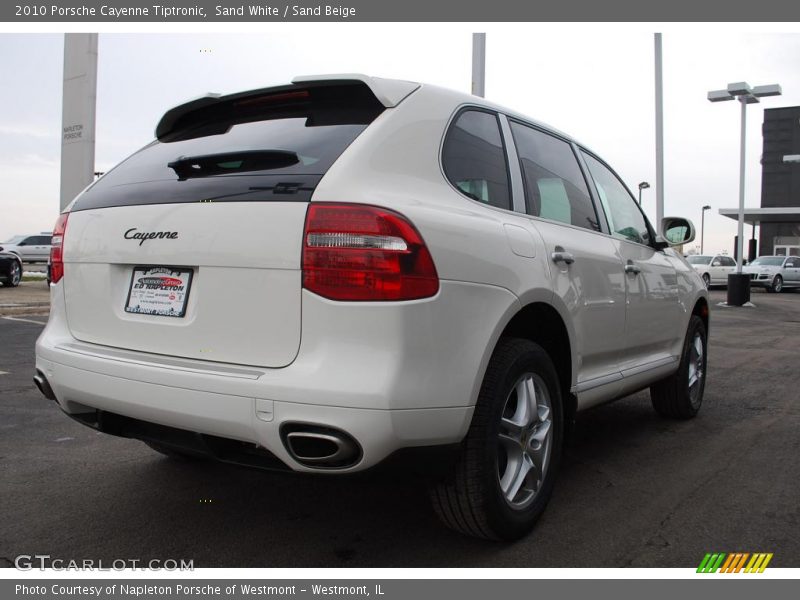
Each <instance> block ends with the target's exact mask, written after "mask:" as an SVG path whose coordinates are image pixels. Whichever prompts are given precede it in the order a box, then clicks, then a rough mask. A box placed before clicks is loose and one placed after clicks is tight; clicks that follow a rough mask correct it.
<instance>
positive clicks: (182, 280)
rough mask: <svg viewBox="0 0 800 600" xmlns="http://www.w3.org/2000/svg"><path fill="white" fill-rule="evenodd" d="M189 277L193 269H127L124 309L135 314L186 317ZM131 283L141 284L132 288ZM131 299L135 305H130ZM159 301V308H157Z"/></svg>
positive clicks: (141, 266) (141, 267) (190, 284)
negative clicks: (129, 271) (128, 276)
mask: <svg viewBox="0 0 800 600" xmlns="http://www.w3.org/2000/svg"><path fill="white" fill-rule="evenodd" d="M137 278H138V279H137ZM193 278H194V269H193V268H191V267H172V266H167V265H136V266H134V267H133V269H132V270H131V281H130V284H129V285H128V296H127V298H126V300H125V306H124V310H125V312H126V313H130V314H135V315H148V316H153V317H173V318H183V317H185V316H186V309H187V307H188V304H189V293H190V292H191V289H192V279H193ZM141 279H149V280H152V281H140V280H141ZM157 279H161V280H162V281H160V282H159V281H156V280H157ZM173 282H174V283H173ZM135 284H138V285H140V286H141V287H136V288H134V285H135ZM173 288H174V289H173ZM179 288H180V289H179ZM172 296H174V297H172ZM131 301H134V302H136V304H135V305H134V306H132V305H131ZM159 304H161V305H162V306H163V307H162V308H158V305H159ZM143 305H144V306H143ZM176 308H177V310H176Z"/></svg>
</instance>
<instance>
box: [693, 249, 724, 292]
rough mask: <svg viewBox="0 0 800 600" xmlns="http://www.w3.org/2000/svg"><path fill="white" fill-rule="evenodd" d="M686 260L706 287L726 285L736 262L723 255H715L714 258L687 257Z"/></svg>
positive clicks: (703, 256)
mask: <svg viewBox="0 0 800 600" xmlns="http://www.w3.org/2000/svg"><path fill="white" fill-rule="evenodd" d="M686 260H687V261H688V262H689V264H690V265H692V266H693V267H694V270H695V271H697V273H698V274H699V275H700V277H702V278H703V283H705V284H706V287H709V286H712V285H728V275H729V274H730V273H734V272H735V271H736V261H735V260H733V259H732V258H731V257H730V256H725V255H724V254H717V255H716V256H705V255H702V256H700V255H695V256H687V257H686Z"/></svg>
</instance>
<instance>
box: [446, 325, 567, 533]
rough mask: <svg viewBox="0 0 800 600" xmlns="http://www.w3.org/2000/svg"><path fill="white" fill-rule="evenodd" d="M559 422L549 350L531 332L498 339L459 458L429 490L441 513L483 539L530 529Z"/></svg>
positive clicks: (555, 449)
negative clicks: (525, 337)
mask: <svg viewBox="0 0 800 600" xmlns="http://www.w3.org/2000/svg"><path fill="white" fill-rule="evenodd" d="M563 422H564V418H563V408H562V403H561V390H560V387H559V383H558V377H557V375H556V370H555V367H554V366H553V362H552V361H551V360H550V357H549V356H548V355H547V353H546V352H545V351H544V350H543V349H542V348H541V347H540V346H538V345H537V344H534V343H533V342H530V341H528V340H523V339H517V338H504V339H502V340H501V341H500V342H499V343H498V346H497V348H496V349H495V352H494V354H493V356H492V359H491V361H490V363H489V366H488V368H487V371H486V376H485V378H484V381H483V385H482V386H481V392H480V395H479V397H478V403H477V405H476V406H475V413H474V415H473V418H472V424H471V426H470V429H469V432H468V433H467V436H466V438H465V439H464V441H463V443H462V451H461V456H460V458H459V460H458V463H457V464H456V466H455V468H454V469H453V471H452V472H451V473H450V474H449V475H448V476H447V478H446V479H445V480H444V481H442V482H440V483H438V484H437V485H435V486H434V487H433V489H432V490H431V498H432V500H433V505H434V508H435V509H436V512H437V514H438V515H439V517H440V518H441V519H442V521H444V523H445V524H446V525H448V526H449V527H451V528H453V529H455V530H457V531H460V532H462V533H465V534H467V535H472V536H476V537H482V538H487V539H495V540H513V539H517V538H519V537H522V536H523V535H525V534H526V533H528V532H529V531H530V530H531V528H532V527H533V526H534V524H535V523H536V521H537V519H538V518H539V516H541V514H542V513H543V512H544V509H545V506H546V505H547V501H548V500H549V499H550V495H551V494H552V491H553V484H554V482H555V478H556V473H557V471H558V465H559V461H560V458H561V448H562V443H563Z"/></svg>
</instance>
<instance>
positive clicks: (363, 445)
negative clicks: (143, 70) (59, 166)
mask: <svg viewBox="0 0 800 600" xmlns="http://www.w3.org/2000/svg"><path fill="white" fill-rule="evenodd" d="M156 138H157V139H156V140H155V141H154V142H152V143H151V144H149V145H147V146H145V147H144V148H142V149H141V150H139V151H138V152H136V153H135V154H133V155H132V156H131V157H130V158H128V159H126V160H124V161H123V162H122V163H121V164H119V165H118V166H117V167H115V168H114V169H112V170H111V171H109V172H108V173H106V174H105V175H104V176H103V177H101V178H100V179H99V180H97V181H96V182H94V183H93V184H92V185H91V186H90V187H88V188H87V189H86V190H85V191H84V192H82V193H81V194H80V195H79V196H78V197H77V198H76V199H75V200H74V201H73V202H72V203H71V204H70V205H69V206H68V208H67V209H66V210H65V211H64V212H63V213H62V214H61V215H60V217H59V219H58V221H57V223H56V225H55V231H54V232H53V249H52V256H51V272H52V282H53V283H52V286H51V294H52V308H51V313H50V320H49V322H48V324H47V327H46V328H45V329H44V331H43V333H42V335H41V337H40V338H39V340H38V342H37V345H36V377H35V381H36V383H37V385H38V387H39V388H40V389H41V390H42V391H43V393H45V395H47V396H48V397H50V398H52V399H54V400H56V402H57V403H58V405H59V406H60V407H61V409H62V410H63V411H64V412H66V413H67V414H68V415H69V416H71V417H73V418H74V419H76V420H78V421H80V422H82V423H85V424H86V425H88V426H91V427H94V428H96V429H98V430H100V431H103V432H106V433H109V434H113V435H118V436H124V437H130V438H137V439H140V440H142V441H144V442H145V443H146V444H148V445H149V446H151V447H152V448H153V449H155V450H157V451H159V452H162V453H164V454H167V455H172V456H193V457H209V458H217V459H219V460H222V461H227V462H233V463H239V464H245V465H251V466H258V467H266V468H275V469H289V470H294V471H302V472H308V473H323V474H328V475H332V474H344V473H351V472H356V471H363V470H367V469H370V468H372V467H376V466H378V465H382V464H391V463H394V462H400V461H404V462H409V461H410V463H411V464H417V465H425V466H426V467H431V471H432V472H433V475H432V477H433V483H432V484H431V497H432V499H433V503H434V506H435V508H436V511H437V513H438V514H439V515H440V516H441V518H442V519H443V520H444V521H445V523H446V524H448V525H449V526H451V527H453V528H455V529H457V530H460V531H462V532H465V533H467V534H471V535H475V536H481V537H486V538H492V539H513V538H517V537H519V536H521V535H524V534H525V533H526V532H527V531H528V530H530V528H531V527H532V526H533V524H534V522H535V521H536V519H537V517H538V516H539V515H540V514H541V513H542V511H543V510H544V507H545V504H546V503H547V501H548V498H549V497H550V495H551V492H552V489H553V484H554V481H555V478H556V474H557V471H558V466H559V458H560V456H561V453H562V446H563V444H564V438H565V432H567V431H568V428H569V425H570V423H571V422H572V420H573V419H574V416H575V414H576V412H578V411H581V410H584V409H587V408H589V407H592V406H595V405H597V404H599V403H603V402H607V401H610V400H614V399H616V398H619V397H621V396H624V395H627V394H630V393H633V392H636V391H638V390H641V389H644V388H647V387H649V388H650V394H651V397H652V403H653V406H654V407H655V409H656V411H658V412H659V413H660V414H662V415H665V416H668V417H675V418H688V417H692V416H694V415H695V414H696V413H697V411H698V409H699V408H700V404H701V402H702V398H703V389H704V385H705V372H706V357H707V351H706V343H707V342H706V340H707V331H708V300H707V293H706V290H705V286H704V285H703V282H702V280H701V279H700V277H699V275H698V274H697V273H696V272H695V270H694V269H693V268H692V267H691V266H690V265H688V264H687V263H686V261H685V260H684V259H683V258H682V257H681V256H680V254H678V253H677V252H676V251H674V250H673V249H672V247H671V246H672V245H677V244H680V243H686V242H689V241H691V240H692V239H693V237H694V228H693V226H692V224H691V223H690V222H689V221H688V220H685V219H681V218H677V217H673V218H667V219H664V221H663V222H662V223H661V224H659V226H660V232H658V233H657V232H656V231H655V229H654V228H653V227H652V226H651V225H650V223H649V222H648V220H647V218H646V217H645V215H644V214H643V213H642V211H641V210H640V208H639V206H638V205H637V204H636V202H635V200H634V199H633V196H632V195H631V194H630V192H629V190H628V189H627V188H626V186H625V184H624V183H623V182H622V181H621V180H620V178H619V177H618V176H617V175H616V174H615V172H614V171H613V170H612V169H611V168H610V167H609V166H608V165H607V164H606V163H605V162H603V160H602V159H601V158H600V157H599V156H598V155H596V154H595V153H594V152H592V151H591V150H589V149H588V148H586V147H585V146H583V145H581V144H579V143H577V142H575V141H574V140H573V139H571V138H570V137H568V136H567V135H565V134H563V133H560V132H558V131H556V130H554V129H552V128H550V127H548V126H545V125H543V124H541V123H537V122H536V121H533V120H531V119H529V118H528V117H525V116H523V115H521V114H517V113H515V112H513V111H510V110H507V109H505V108H502V107H500V106H496V105H494V104H491V103H489V102H486V101H484V100H483V99H480V98H476V97H473V96H469V95H466V94H462V93H457V92H454V91H449V90H445V89H441V88H438V87H434V86H428V85H420V84H417V83H411V82H407V81H395V80H384V79H377V78H370V77H366V76H362V75H341V76H321V77H301V78H297V79H295V80H294V81H293V83H292V84H290V85H284V86H279V87H272V88H267V89H259V90H255V91H250V92H244V93H239V94H233V95H227V96H218V95H209V96H207V97H203V98H201V99H198V100H194V101H192V102H189V103H187V104H183V105H181V106H178V107H176V108H173V109H171V110H169V111H167V112H166V114H165V115H164V116H163V117H162V119H161V120H160V122H159V123H158V125H157V128H156ZM434 466H435V467H437V468H436V469H433V467H434Z"/></svg>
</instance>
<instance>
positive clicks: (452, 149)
mask: <svg viewBox="0 0 800 600" xmlns="http://www.w3.org/2000/svg"><path fill="white" fill-rule="evenodd" d="M442 165H443V166H444V172H445V175H446V176H447V178H448V179H449V180H450V183H452V184H453V185H454V186H456V187H457V188H458V189H459V190H461V192H463V193H464V194H465V195H466V196H469V197H470V198H472V199H473V200H477V201H478V202H484V203H486V204H491V205H492V206H497V207H499V208H505V209H509V210H510V209H511V194H510V193H509V189H510V184H509V180H508V164H507V162H506V153H505V150H504V148H503V138H502V136H501V135H500V124H499V123H498V121H497V116H496V115H493V114H490V113H487V112H482V111H477V110H467V111H464V112H463V113H461V114H460V115H459V116H458V118H457V119H456V121H455V123H453V126H452V127H451V128H450V131H448V133H447V138H446V139H445V142H444V149H443V150H442Z"/></svg>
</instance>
